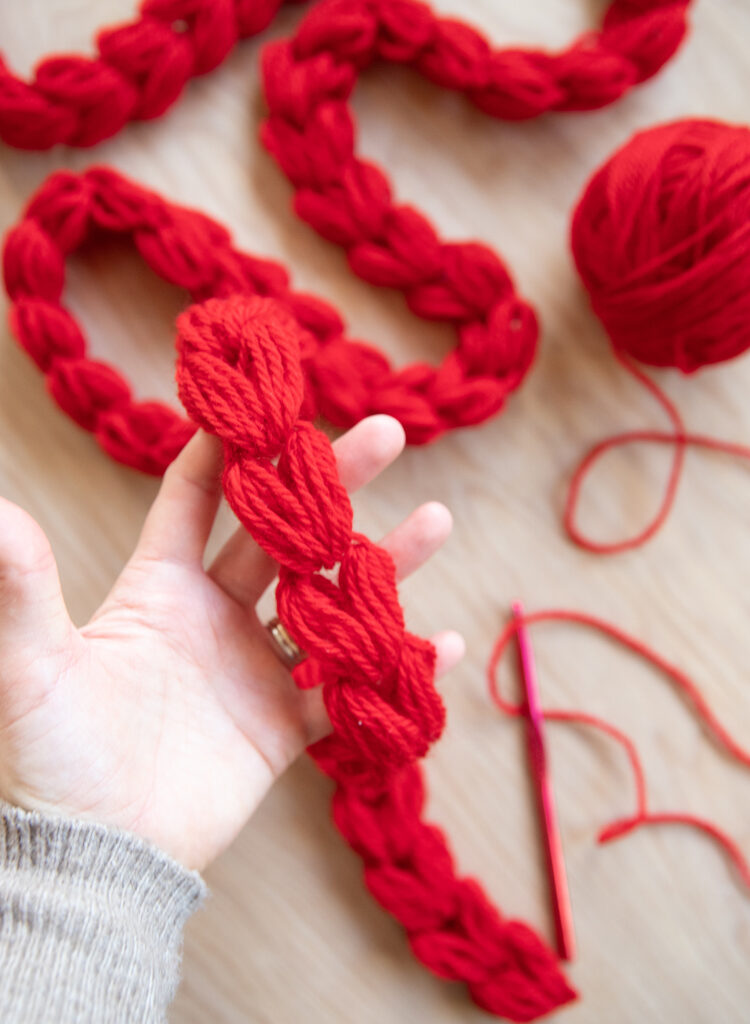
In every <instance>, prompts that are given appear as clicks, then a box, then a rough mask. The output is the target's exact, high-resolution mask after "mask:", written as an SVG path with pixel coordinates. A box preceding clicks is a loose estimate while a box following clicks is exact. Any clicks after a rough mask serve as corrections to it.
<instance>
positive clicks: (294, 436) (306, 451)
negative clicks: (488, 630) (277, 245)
mask: <svg viewBox="0 0 750 1024" xmlns="http://www.w3.org/2000/svg"><path fill="white" fill-rule="evenodd" d="M303 343H304V332H303V330H302V329H301V328H300V326H299V324H298V322H297V321H296V320H295V319H294V317H292V316H291V314H290V313H289V311H288V310H287V309H286V308H285V307H284V306H283V305H281V304H280V303H279V302H277V301H275V300H273V299H268V298H259V297H257V296H253V297H248V296H242V295H234V296H232V297H230V298H227V299H212V300H209V301H207V302H206V303H203V304H202V305H199V306H194V307H192V308H191V309H189V310H188V311H187V312H186V313H183V314H182V315H181V316H180V318H179V319H178V342H177V349H178V362H177V383H178V388H179V393H180V397H181V399H182V401H183V403H184V405H185V408H186V409H187V411H188V413H189V414H190V417H191V419H193V420H194V421H195V422H197V423H198V424H199V425H200V426H201V427H203V429H205V430H206V431H208V432H210V433H212V434H214V435H216V436H218V437H219V438H220V439H221V440H222V442H223V445H224V456H225V468H224V476H223V485H224V491H225V494H226V496H227V500H228V501H229V504H230V505H231V507H232V508H233V509H234V511H235V513H236V514H237V516H238V518H239V519H240V521H241V522H242V523H243V524H244V526H245V527H246V528H247V529H248V531H249V532H250V533H251V534H252V536H253V537H254V538H255V540H256V541H257V542H258V543H259V544H260V546H261V547H263V548H264V550H266V551H267V552H268V553H269V554H270V555H271V556H272V557H273V558H274V559H276V560H277V561H278V562H279V565H280V572H279V581H278V584H277V588H276V603H277V607H278V609H279V614H280V617H281V619H282V621H283V622H284V624H285V626H286V627H287V629H288V630H289V632H290V633H291V635H292V636H293V638H294V639H295V641H296V642H297V643H298V644H299V645H300V646H301V647H302V648H303V649H305V650H306V651H307V652H308V654H309V658H308V660H307V661H306V662H305V663H303V666H301V668H300V669H298V670H297V682H298V684H299V685H302V686H310V685H322V686H323V695H324V699H325V704H326V707H327V709H328V712H329V715H330V718H331V723H332V727H333V732H332V734H331V735H330V736H329V737H328V738H326V739H325V740H322V741H321V742H320V743H318V744H316V745H315V746H314V747H313V748H311V751H310V752H311V754H312V755H313V757H314V758H315V759H316V761H317V762H318V764H319V766H320V767H321V768H322V770H323V771H325V772H326V773H327V774H328V775H329V776H331V778H332V779H333V780H334V781H335V783H336V786H337V789H336V793H335V797H334V804H333V816H334V821H335V822H336V825H337V826H338V828H339V830H340V832H341V833H342V835H343V836H344V838H345V839H346V840H347V842H348V843H349V844H350V845H351V846H352V848H353V849H354V850H355V851H356V852H357V853H358V854H359V855H360V857H361V858H362V859H363V862H364V877H365V882H366V884H367V886H368V888H369V889H370V891H371V893H372V894H373V896H374V897H375V898H376V899H377V900H378V902H379V903H380V904H381V905H382V906H383V907H384V908H385V909H386V910H387V911H388V912H389V913H391V914H392V915H393V916H394V917H395V918H396V919H397V920H398V921H399V922H400V923H401V924H402V925H403V927H404V928H405V929H406V932H407V935H408V939H409V942H410V945H411V948H412V950H413V952H414V954H415V955H416V957H417V958H418V959H419V960H420V961H421V962H422V963H423V964H424V965H425V966H427V967H428V968H429V969H430V970H432V971H433V972H434V973H435V974H437V975H438V976H439V977H441V978H446V979H449V980H452V981H461V982H464V983H465V984H466V985H467V986H468V989H469V992H470V994H471V996H472V998H473V999H474V1001H475V1002H476V1003H477V1004H478V1005H479V1006H481V1007H482V1008H484V1009H485V1010H488V1011H489V1012H491V1013H493V1014H496V1015H498V1016H501V1017H506V1018H508V1019H510V1020H514V1021H526V1020H533V1019H536V1018H537V1017H538V1016H540V1015H542V1014H544V1013H547V1012H549V1011H550V1010H552V1009H554V1008H556V1007H558V1006H560V1005H562V1004H563V1003H565V1002H567V1001H569V1000H570V999H571V998H573V997H574V993H573V991H572V989H570V987H569V986H568V984H567V982H566V981H565V979H564V978H563V976H562V975H561V973H560V971H559V968H558V965H557V961H556V958H555V957H554V955H553V954H552V953H551V951H550V950H549V949H548V948H547V947H546V946H545V945H544V943H543V942H542V941H541V940H540V939H539V937H538V936H536V935H535V934H534V933H533V932H532V931H531V930H530V929H529V928H528V927H527V926H526V925H524V924H523V923H521V922H518V921H506V920H504V919H503V918H502V917H501V916H500V915H499V914H498V912H497V910H496V909H495V908H494V907H493V906H492V904H491V903H490V901H489V900H488V898H487V896H486V895H485V893H484V891H483V890H482V888H481V886H479V884H478V883H477V882H476V881H475V880H473V879H471V878H462V877H460V876H459V875H458V874H457V872H456V868H455V865H454V862H453V858H452V855H451V852H450V848H449V845H448V843H447V840H446V838H445V836H444V834H443V833H442V832H441V830H440V829H438V828H436V827H435V826H434V825H431V824H429V823H427V822H425V821H424V820H423V817H422V813H423V805H424V799H425V791H424V783H423V778H422V774H421V772H420V770H419V768H418V766H417V764H416V762H417V760H418V759H419V758H421V757H423V756H424V755H425V754H426V753H427V750H428V749H429V747H430V745H431V744H432V743H433V742H434V741H435V740H437V739H438V738H439V736H440V733H441V731H442V728H443V723H444V711H443V707H442V703H441V701H440V698H439V697H438V695H437V693H436V691H435V687H434V649H433V648H432V646H431V645H430V644H429V643H427V642H426V641H424V640H421V639H420V638H418V637H415V636H413V635H411V634H410V633H408V632H407V631H406V630H405V627H404V620H403V612H402V609H401V606H400V604H399V599H398V593H397V590H396V581H395V571H394V566H393V563H392V561H391V559H390V557H389V556H388V555H387V553H386V552H385V551H384V550H383V549H382V548H380V547H378V546H376V545H375V544H373V543H372V542H371V541H369V540H368V539H367V538H366V537H364V536H362V535H361V534H357V533H354V532H353V530H352V509H351V505H350V503H349V499H348V497H347V494H346V491H345V490H344V488H343V486H342V485H341V483H340V481H339V479H338V475H337V471H336V463H335V458H334V455H333V451H332V449H331V445H330V442H329V440H328V438H327V437H326V436H325V435H324V434H323V433H322V432H321V431H319V430H317V429H316V428H315V427H313V426H312V425H311V424H310V423H309V422H308V421H306V420H304V419H300V411H301V408H302V401H303V393H304V383H303V371H302V366H301V346H302V344H303ZM333 569H335V570H336V578H335V581H334V580H333V579H331V578H330V576H329V575H322V573H321V570H329V572H330V570H333Z"/></svg>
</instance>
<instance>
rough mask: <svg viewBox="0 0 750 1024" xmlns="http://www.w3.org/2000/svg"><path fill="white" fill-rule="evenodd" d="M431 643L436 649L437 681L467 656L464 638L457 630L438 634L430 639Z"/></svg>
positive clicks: (448, 630)
mask: <svg viewBox="0 0 750 1024" xmlns="http://www.w3.org/2000/svg"><path fill="white" fill-rule="evenodd" d="M430 643H431V644H432V646H433V647H434V648H435V655H436V658H435V678H436V679H439V678H440V677H441V676H444V675H445V674H446V672H450V670H451V669H452V668H455V667H456V665H458V663H459V661H461V659H462V658H463V656H464V654H466V643H465V642H464V638H463V637H462V636H461V634H460V633H457V632H456V631H455V629H446V630H445V631H444V632H442V633H436V634H435V635H434V636H433V637H431V638H430Z"/></svg>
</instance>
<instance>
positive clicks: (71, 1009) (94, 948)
mask: <svg viewBox="0 0 750 1024" xmlns="http://www.w3.org/2000/svg"><path fill="white" fill-rule="evenodd" d="M204 892H205V886H204V884H203V882H202V881H201V879H200V876H199V875H197V874H196V873H195V872H190V871H187V870H186V869H184V868H183V867H182V866H181V865H179V864H178V863H177V862H176V861H174V860H172V859H171V858H170V857H168V856H167V855H166V854H164V853H162V852H161V851H159V850H157V849H156V848H154V847H152V846H150V845H148V844H146V843H145V842H143V841H141V840H140V839H139V838H138V837H136V836H133V835H130V834H128V833H124V832H119V831H117V830H114V829H109V828H107V827H105V826H103V825H98V824H93V823H89V822H83V821H77V820H73V819H68V818H56V817H48V816H46V815H39V814H35V813H34V814H29V813H26V812H24V811H21V810H18V809H17V808H14V807H11V806H10V805H8V804H4V803H2V802H0V1019H1V1020H2V1021H3V1022H4V1024H47V1022H49V1024H52V1022H54V1024H68V1022H70V1024H73V1022H75V1024H130V1022H132V1021H138V1022H139V1024H141V1022H142V1024H156V1022H160V1021H163V1020H164V1019H165V1015H166V1010H167V1007H168V1005H169V1003H170V1002H171V1000H172V998H173V996H174V993H175V990H176V988H177V983H178V979H179V966H180V953H181V947H182V931H183V927H184V924H185V922H186V921H187V919H188V917H189V916H190V914H191V913H192V912H193V911H194V910H195V909H196V908H197V906H198V904H199V903H200V901H201V899H202V897H203V895H204Z"/></svg>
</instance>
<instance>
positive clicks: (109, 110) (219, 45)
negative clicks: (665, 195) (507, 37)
mask: <svg viewBox="0 0 750 1024" xmlns="http://www.w3.org/2000/svg"><path fill="white" fill-rule="evenodd" d="M288 2H296V0H288ZM690 2H691V0H612V3H611V4H610V6H609V8H608V10H607V14H606V15H605V18H604V22H603V25H602V27H601V30H600V31H598V32H590V33H587V34H586V35H584V36H582V37H581V38H580V39H578V40H576V41H575V42H574V43H573V45H572V46H571V47H569V48H568V49H567V50H565V51H563V52H562V53H559V54H551V53H547V52H545V51H542V50H533V49H532V50H523V49H520V48H512V49H505V50H493V49H492V48H491V47H490V46H489V44H488V43H487V42H486V41H485V40H484V39H483V38H482V36H481V35H479V33H478V32H476V31H475V30H474V29H472V28H470V27H469V26H467V25H465V24H464V23H463V22H460V21H458V20H456V19H452V18H438V17H437V16H436V15H434V14H433V13H432V12H431V11H430V10H429V8H427V7H426V6H425V5H423V4H421V3H419V2H417V0H341V2H340V3H338V8H339V10H331V9H330V6H331V5H328V4H325V3H324V4H322V5H321V8H322V13H316V15H315V19H314V20H313V22H312V24H316V23H317V25H318V30H319V29H320V25H321V22H322V21H323V20H325V19H329V20H330V22H331V24H330V26H329V27H328V29H327V31H326V32H325V33H324V35H325V36H326V42H327V46H328V48H329V52H334V51H335V52H336V55H337V56H338V57H339V58H345V59H348V58H350V57H352V56H354V57H355V58H356V60H357V61H359V62H362V61H363V59H366V58H367V54H368V51H370V50H371V49H372V47H371V46H370V44H369V43H368V42H367V36H368V34H371V31H372V26H373V25H374V24H377V30H376V31H377V36H378V41H377V44H376V46H375V48H374V49H375V50H376V52H377V56H379V57H381V58H386V59H389V60H396V61H400V62H408V63H411V64H412V65H413V66H415V67H416V68H417V69H418V70H419V71H420V72H421V73H423V74H425V75H427V76H428V77H430V78H432V79H433V80H434V81H436V82H439V83H440V84H441V85H444V86H446V87H447V88H451V89H459V90H461V91H464V92H466V93H467V94H468V95H469V97H470V98H471V99H472V101H473V102H475V103H476V104H477V105H478V106H479V107H480V108H481V109H483V110H486V111H487V112H488V113H490V114H492V115H493V116H496V117H505V118H527V117H534V116H536V115H538V114H540V113H544V112H545V111H547V110H587V109H592V108H595V107H599V106H604V105H605V104H607V103H610V102H612V101H613V100H614V99H617V98H618V97H619V96H621V95H622V94H623V93H624V92H626V91H627V90H628V89H630V88H631V87H632V86H633V85H636V84H637V83H639V82H641V81H643V80H644V79H646V78H649V77H650V76H651V75H653V74H655V73H656V72H657V71H658V70H659V68H660V67H661V66H662V65H663V64H664V63H665V62H666V61H667V60H668V59H669V58H670V56H671V55H672V53H673V52H674V50H675V49H676V48H677V46H679V43H680V41H681V39H682V37H683V36H684V34H685V30H686V24H687V9H688V7H689V4H690ZM282 3H283V0H144V2H143V3H141V5H140V7H139V9H138V13H137V15H136V17H135V18H134V19H133V21H132V22H129V23H127V24H124V25H118V26H114V27H112V28H108V29H103V30H101V31H100V32H99V33H98V34H97V37H96V46H95V50H96V52H95V54H94V56H84V55H80V54H65V55H59V56H51V57H46V58H45V59H43V60H41V61H40V62H39V64H38V65H37V66H36V68H35V70H34V74H33V77H32V79H31V81H28V82H27V81H24V79H23V78H21V77H19V76H18V75H16V74H14V73H13V71H12V70H11V69H10V68H9V67H8V65H7V64H6V63H5V62H4V61H3V59H2V58H1V57H0V139H2V141H3V142H5V143H6V144H7V145H11V146H16V147H18V148H20V149H32V150H34V149H49V148H50V147H52V146H55V145H59V144H65V145H69V146H92V145H95V144H96V143H97V142H99V141H101V140H102V139H105V138H108V137H110V136H112V135H115V134H116V133H117V132H119V131H120V129H121V128H122V127H123V126H124V125H125V124H127V123H128V121H131V120H135V119H148V118H156V117H159V116H161V114H163V113H164V112H165V111H166V110H167V109H168V108H169V107H170V106H171V105H172V104H173V103H174V102H175V100H176V99H177V98H178V97H179V95H180V94H181V92H182V91H183V89H184V87H185V85H186V84H187V82H188V81H189V80H190V79H191V78H192V77H194V76H196V75H202V74H206V73H207V72H209V71H211V70H213V69H214V68H215V67H217V66H218V65H219V64H221V63H222V61H223V60H224V59H225V58H226V57H227V55H228V54H229V53H230V52H231V51H232V49H233V48H234V46H235V45H236V43H237V41H238V40H239V39H241V38H243V37H248V36H253V35H257V34H258V33H260V32H262V31H263V30H264V29H265V28H266V27H267V25H268V24H269V23H270V22H271V21H272V20H273V19H274V17H275V16H276V14H277V12H278V10H279V8H280V7H281V5H282ZM368 22H369V25H368ZM309 24H310V23H308V28H307V29H306V30H305V31H306V32H307V38H308V40H310V38H311V33H310V28H309ZM334 34H335V35H336V38H335V40H334ZM334 41H335V46H334V45H332V43H333V42H334ZM352 45H354V46H355V47H356V48H357V49H356V51H353V50H352ZM299 55H301V51H298V56H299Z"/></svg>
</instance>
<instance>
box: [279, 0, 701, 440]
mask: <svg viewBox="0 0 750 1024" xmlns="http://www.w3.org/2000/svg"><path fill="white" fill-rule="evenodd" d="M687 7H688V2H687V0H677V2H669V3H653V2H652V3H649V4H645V3H641V2H635V3H634V2H633V0H624V2H615V3H614V4H613V5H612V6H611V8H610V10H609V13H608V15H607V17H606V18H605V22H604V27H603V29H602V31H601V32H600V33H599V34H598V35H593V34H589V35H587V36H586V37H584V38H583V39H581V40H579V42H578V43H576V44H575V45H574V46H573V47H572V48H571V49H570V50H568V51H566V52H565V53H563V54H558V55H551V54H548V53H544V52H541V51H523V50H505V51H493V50H492V49H491V48H490V46H489V44H488V43H487V42H486V41H485V39H484V38H483V37H482V36H481V35H479V33H478V32H476V31H475V30H474V29H472V28H470V27H469V26H468V25H465V24H463V23H461V22H458V21H454V20H452V19H445V18H438V17H437V16H436V15H435V14H433V12H432V11H431V10H430V9H429V8H428V7H427V6H425V4H423V3H420V2H418V0H379V2H374V0H324V2H322V3H320V4H319V5H318V6H316V7H314V8H313V9H312V10H311V11H310V12H309V13H308V14H307V15H306V16H305V17H304V18H303V20H302V22H301V24H300V26H299V28H298V31H297V33H296V35H295V36H294V38H292V39H291V40H282V41H280V42H277V43H270V44H268V45H267V46H266V47H265V49H264V51H263V79H264V85H265V94H266V100H267V102H268V107H269V117H268V120H267V121H266V122H265V124H264V125H263V128H262V132H261V138H262V140H263V142H264V144H265V146H266V147H267V148H268V150H269V151H270V152H271V154H272V155H273V156H274V157H275V159H276V160H277V162H278V163H279V165H280V167H281V169H282V170H283V171H284V173H285V174H286V175H287V177H288V178H289V179H290V181H291V182H292V184H293V185H294V188H295V200H294V207H295V210H296V212H297V213H298V214H299V216H300V217H301V218H302V219H303V220H306V221H307V222H308V223H310V224H311V225H312V226H313V227H314V228H315V230H316V231H317V232H318V233H319V234H321V235H322V236H323V237H325V238H327V239H329V240H330V241H332V242H336V243H337V244H339V245H342V246H343V247H344V248H345V249H346V252H347V256H348V259H349V263H350V265H351V267H352V269H353V270H354V272H355V273H356V274H357V275H358V276H359V277H362V278H364V279H365V280H366V281H369V282H370V283H372V284H375V285H380V286H387V287H391V288H397V289H399V290H400V291H402V292H403V293H404V295H405V297H406V300H407V303H408V304H409V306H410V308H411V309H412V310H413V311H414V312H415V313H417V314H418V315H419V316H423V317H427V318H429V319H436V320H443V321H447V322H448V323H450V324H452V325H453V326H454V328H455V330H456V332H457V334H458V344H457V347H456V349H455V351H454V352H453V353H452V354H451V355H450V356H449V357H448V359H447V360H446V362H445V363H444V365H443V368H442V369H441V371H440V373H441V374H449V375H450V377H451V378H452V380H455V381H456V382H457V383H458V382H463V381H466V383H467V384H468V383H469V382H471V381H472V380H473V379H476V378H480V379H478V380H476V386H475V387H474V388H473V389H472V391H471V394H470V395H469V394H467V396H466V399H465V400H464V401H463V404H462V410H463V422H478V421H479V420H480V419H484V418H485V417H486V416H488V415H491V414H492V413H493V412H495V411H497V410H498V409H499V408H500V406H501V404H502V402H503V399H504V397H505V394H506V393H507V390H508V388H512V387H515V386H517V385H518V383H519V382H520V380H521V378H522V377H523V374H524V373H525V372H526V370H527V369H528V367H529V365H530V363H531V360H532V358H533V354H534V348H535V345H536V338H537V324H536V318H535V315H534V312H533V310H532V309H531V308H530V307H529V306H528V305H527V304H526V303H525V302H523V301H521V300H520V299H519V298H518V297H517V296H516V294H515V291H514V288H513V282H512V280H511V277H510V274H509V273H508V271H507V269H506V268H505V267H504V265H503V264H502V263H501V262H500V260H499V259H498V258H497V256H495V254H494V253H493V252H491V251H490V250H489V249H487V247H486V246H480V245H477V244H475V243H468V244H466V243H464V244H455V243H451V244H449V243H445V242H443V241H442V240H441V239H440V238H439V236H438V235H437V233H436V231H435V229H434V228H433V227H432V225H431V224H430V223H429V222H428V221H427V219H426V218H425V217H424V216H423V215H422V214H421V213H420V212H419V211H418V210H416V209H415V208H414V207H412V206H403V205H399V204H397V203H396V202H395V201H394V199H393V197H392V190H391V186H390V183H389V181H388V178H387V177H386V175H385V174H384V173H383V172H382V171H381V170H380V169H379V168H378V167H377V166H375V165H374V164H373V163H371V162H368V161H364V160H361V159H360V158H359V157H358V156H357V155H356V152H355V134H356V124H355V121H354V116H353V113H352V110H351V107H350V106H349V104H348V99H349V97H350V95H351V92H352V90H353V88H354V85H355V84H356V81H357V78H358V76H359V73H360V71H361V70H362V69H363V68H365V67H367V66H368V65H369V64H371V63H372V62H373V61H374V60H376V59H381V60H387V61H392V62H396V63H400V64H408V65H409V66H411V67H413V68H414V69H416V70H417V71H418V72H419V73H420V74H422V75H424V76H425V77H427V78H429V79H431V80H432V81H434V82H436V83H437V84H439V85H441V86H443V87H444V88H448V89H453V90H457V91H461V92H464V93H466V95H467V96H468V98H469V99H470V100H471V101H472V102H473V103H474V104H475V105H476V106H478V107H479V108H480V109H482V110H484V111H485V112H486V113H488V114H490V115H492V116H493V117H498V118H500V117H502V118H506V119H521V118H529V117H534V116H537V115H539V114H542V113H544V112H546V111H548V110H582V109H590V108H593V107H598V106H603V105H605V104H606V103H610V102H612V101H613V100H615V99H616V98H617V97H618V96H620V95H621V94H622V93H623V92H625V91H626V90H627V89H628V88H629V87H630V86H632V85H633V84H635V83H636V82H639V81H642V80H643V79H644V78H647V77H648V76H649V75H652V74H654V73H655V72H656V71H657V70H658V69H659V68H660V67H661V66H662V65H663V64H664V62H665V61H666V60H668V59H669V57H670V56H671V55H672V53H673V52H674V50H675V49H676V47H677V46H678V45H679V42H680V41H681V39H682V37H683V35H684V33H685V31H686V13H687ZM488 370H489V371H490V372H488ZM407 373H408V375H409V376H411V377H412V379H413V382H414V385H415V390H417V389H418V388H419V389H422V388H423V387H424V382H423V380H422V379H420V378H421V376H422V374H423V373H427V374H428V377H431V371H429V369H427V368H424V369H423V368H421V367H414V368H413V369H412V370H410V371H407ZM495 377H497V378H499V379H494V378H495ZM438 379H440V378H438ZM424 405H425V408H424V410H423V413H422V424H421V432H420V436H424V437H425V438H428V437H431V436H434V432H436V431H437V430H439V429H440V422H439V421H440V418H439V416H436V415H435V412H434V410H433V409H431V408H429V403H428V402H425V403H424ZM409 411H410V412H412V408H411V406H410V408H409ZM413 413H414V414H416V410H413ZM394 414H395V415H397V416H398V417H399V418H400V419H403V416H402V413H401V411H400V409H399V407H398V406H397V405H395V406H394ZM472 417H476V419H475V420H473V419H472Z"/></svg>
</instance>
